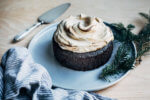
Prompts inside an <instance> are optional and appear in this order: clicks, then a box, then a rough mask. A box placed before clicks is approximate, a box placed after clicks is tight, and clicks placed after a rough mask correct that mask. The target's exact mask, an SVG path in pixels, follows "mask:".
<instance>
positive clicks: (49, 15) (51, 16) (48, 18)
mask: <svg viewBox="0 0 150 100" xmlns="http://www.w3.org/2000/svg"><path fill="white" fill-rule="evenodd" d="M70 5H71V4H70V3H65V4H62V5H59V6H57V7H55V8H53V9H50V10H48V11H47V12H45V13H44V14H42V15H41V16H40V17H38V22H37V23H35V24H33V25H32V26H31V27H29V28H28V29H26V30H25V31H23V32H21V33H19V34H18V35H16V36H15V37H14V40H13V42H18V41H20V40H22V39H23V38H24V37H25V36H27V35H28V34H29V33H30V32H31V31H32V30H33V29H35V28H37V27H38V26H40V25H42V24H48V23H51V22H52V21H54V20H55V19H57V18H58V17H59V16H61V15H62V14H63V13H64V12H65V11H66V10H67V9H68V8H69V7H70Z"/></svg>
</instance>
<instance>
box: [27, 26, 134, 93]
mask: <svg viewBox="0 0 150 100" xmlns="http://www.w3.org/2000/svg"><path fill="white" fill-rule="evenodd" d="M57 25H58V23H56V24H52V25H50V26H48V27H46V28H44V29H43V30H41V31H40V32H39V33H38V34H37V35H36V36H34V38H33V39H32V40H31V42H30V44H29V46H28V49H29V51H30V52H31V55H32V57H33V59H34V61H35V62H36V63H39V64H41V65H43V66H44V67H45V68H46V69H47V71H48V72H49V74H50V76H51V78H52V82H53V86H56V87H61V88H65V89H76V90H86V91H94V90H101V89H104V88H107V87H109V86H112V85H114V84H115V83H117V82H119V81H120V80H121V79H123V78H124V77H125V76H126V75H127V74H128V72H129V71H128V72H126V73H120V74H116V75H113V76H109V77H108V79H109V80H110V81H106V80H103V79H100V78H99V75H100V73H101V71H102V69H103V68H105V67H106V65H107V64H110V63H111V62H112V61H113V59H114V55H115V53H116V51H117V49H118V46H119V44H120V43H119V42H114V49H113V53H112V56H111V58H110V59H109V61H108V62H107V63H106V64H105V65H104V66H101V67H99V68H97V69H95V70H91V71H75V70H72V69H68V68H65V67H63V66H62V65H60V64H59V63H58V62H57V61H56V59H55V58H54V54H53V49H52V37H53V34H54V32H55V30H56V28H57ZM115 41H116V40H115ZM131 46H132V48H133V50H132V52H131V54H134V56H136V49H135V46H134V44H133V43H131Z"/></svg>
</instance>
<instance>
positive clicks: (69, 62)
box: [53, 14, 114, 71]
mask: <svg viewBox="0 0 150 100" xmlns="http://www.w3.org/2000/svg"><path fill="white" fill-rule="evenodd" d="M113 40H114V36H113V33H112V31H111V29H110V28H109V27H107V26H106V25H105V24H104V23H103V21H102V20H101V19H100V18H98V17H90V16H86V15H83V14H80V15H78V16H70V17H68V18H67V19H65V20H63V21H61V22H60V23H59V25H58V26H57V30H56V31H55V33H54V36H53V51H54V56H55V58H56V59H57V61H58V62H59V63H60V64H62V65H63V66H64V67H67V68H71V69H74V70H79V71H87V70H92V69H95V68H98V67H100V66H102V65H104V64H105V63H106V62H107V61H108V60H109V58H110V57H111V54H112V50H113Z"/></svg>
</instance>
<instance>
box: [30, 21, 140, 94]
mask: <svg viewBox="0 0 150 100" xmlns="http://www.w3.org/2000/svg"><path fill="white" fill-rule="evenodd" d="M59 23H60V22H56V23H53V24H50V25H48V26H46V27H45V28H43V29H41V30H40V31H39V32H38V33H37V34H36V35H35V36H33V38H32V39H31V40H30V41H29V43H28V45H27V49H28V50H29V52H30V48H32V45H33V44H34V42H35V41H36V38H38V37H40V36H39V35H42V34H41V33H43V32H44V33H45V32H46V31H48V29H49V28H51V27H54V26H55V25H56V26H57V25H58V24H59ZM44 33H43V34H44ZM131 44H132V45H133V48H134V53H135V55H134V56H135V57H137V49H136V45H135V43H134V42H133V41H132V42H131ZM135 62H136V60H135V61H134V62H133V66H134V65H135ZM43 67H44V66H43ZM130 71H131V70H128V71H127V72H125V73H124V75H122V76H121V77H120V78H119V79H117V80H116V81H114V82H110V84H108V85H104V86H103V87H100V88H98V87H97V88H92V89H76V90H84V91H97V90H103V89H105V88H108V87H110V86H113V85H115V84H116V83H118V82H119V81H121V80H122V79H123V78H125V77H126V76H127V75H128V74H129V72H130ZM52 86H54V87H59V88H63V89H75V88H64V87H60V86H57V85H55V84H53V83H52Z"/></svg>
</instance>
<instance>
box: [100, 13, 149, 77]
mask: <svg viewBox="0 0 150 100" xmlns="http://www.w3.org/2000/svg"><path fill="white" fill-rule="evenodd" d="M139 14H140V15H141V16H142V17H144V18H146V19H147V21H148V23H146V25H145V27H144V28H143V29H142V30H141V31H140V32H139V34H138V35H135V34H133V33H132V32H131V31H132V30H133V29H134V25H132V24H129V25H128V26H127V27H125V26H124V25H123V24H122V23H119V24H116V23H115V24H111V27H112V28H114V29H115V30H116V31H117V33H118V34H114V37H115V39H116V40H118V41H120V42H122V43H123V44H122V45H121V46H120V47H119V48H118V51H117V54H116V55H115V60H114V61H113V62H112V64H111V65H108V66H106V67H105V68H104V69H103V70H102V73H101V75H100V78H103V79H106V77H107V76H111V75H114V74H119V73H120V72H127V71H128V70H130V69H132V68H133V67H134V66H133V62H134V61H135V59H136V58H135V57H133V56H131V55H129V54H128V53H129V52H131V51H130V50H131V47H130V46H128V45H129V43H131V42H134V43H135V44H136V46H137V58H139V57H141V56H142V55H143V54H144V53H145V52H148V51H149V50H150V14H149V15H148V14H146V13H139Z"/></svg>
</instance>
